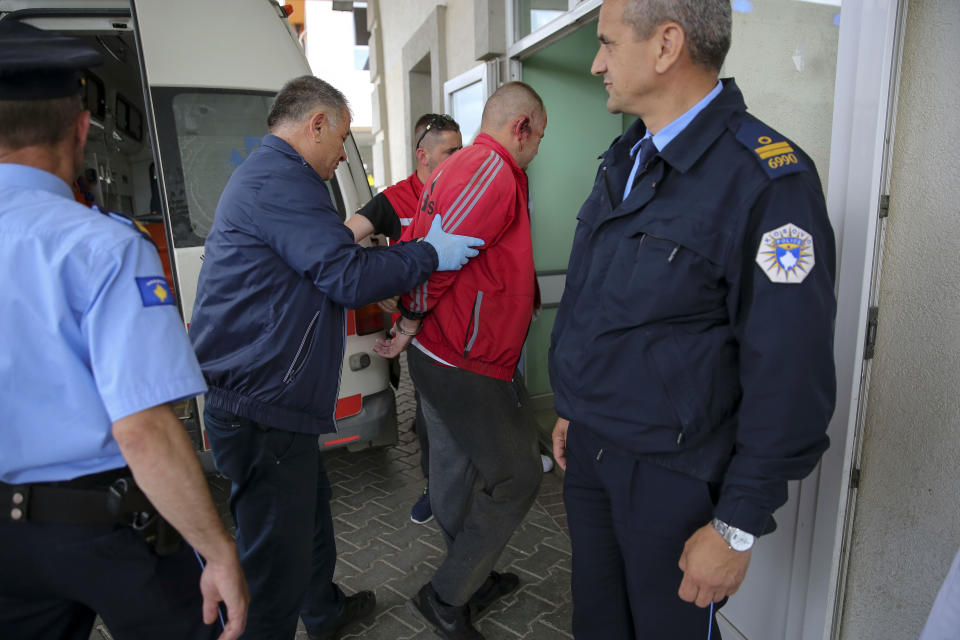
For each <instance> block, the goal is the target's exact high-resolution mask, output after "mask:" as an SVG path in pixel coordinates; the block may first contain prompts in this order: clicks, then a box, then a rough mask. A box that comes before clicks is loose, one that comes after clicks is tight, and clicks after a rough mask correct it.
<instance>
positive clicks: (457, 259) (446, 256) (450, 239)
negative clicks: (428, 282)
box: [423, 216, 483, 271]
mask: <svg viewBox="0 0 960 640" xmlns="http://www.w3.org/2000/svg"><path fill="white" fill-rule="evenodd" d="M423 241H424V242H429V243H430V246H432V247H433V248H434V249H435V250H436V252H437V257H438V258H440V264H439V266H437V271H459V270H460V267H462V266H463V265H465V264H467V260H469V259H470V258H472V257H474V256H476V255H477V254H478V253H480V252H479V251H477V250H476V249H473V248H471V247H479V246H482V245H483V240H481V239H480V238H471V237H470V236H458V235H454V234H452V233H447V232H446V231H444V230H443V228H441V226H440V216H434V218H433V224H431V225H430V231H428V232H427V235H426V237H425V238H424V239H423Z"/></svg>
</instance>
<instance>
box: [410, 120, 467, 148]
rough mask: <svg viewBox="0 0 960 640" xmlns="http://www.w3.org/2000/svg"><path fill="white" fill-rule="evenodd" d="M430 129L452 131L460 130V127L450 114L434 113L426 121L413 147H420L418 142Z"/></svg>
mask: <svg viewBox="0 0 960 640" xmlns="http://www.w3.org/2000/svg"><path fill="white" fill-rule="evenodd" d="M432 129H439V130H441V131H453V130H457V131H459V130H460V127H459V126H458V125H457V121H456V120H454V119H453V117H452V116H448V115H447V114H445V113H441V114H434V115H433V116H432V117H431V118H430V121H429V122H427V126H426V128H425V129H424V130H423V133H421V134H420V137H419V138H417V146H415V147H414V149H419V148H420V143H421V142H423V137H424V136H425V135H427V133H429V132H430V131H431V130H432Z"/></svg>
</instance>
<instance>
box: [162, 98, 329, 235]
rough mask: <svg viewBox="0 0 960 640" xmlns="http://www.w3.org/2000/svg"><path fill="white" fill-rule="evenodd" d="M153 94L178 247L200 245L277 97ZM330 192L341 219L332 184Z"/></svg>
mask: <svg viewBox="0 0 960 640" xmlns="http://www.w3.org/2000/svg"><path fill="white" fill-rule="evenodd" d="M152 91H153V98H154V104H155V109H156V116H157V137H158V141H159V146H160V153H161V158H162V163H163V174H164V178H165V187H166V190H167V202H168V205H169V208H170V218H171V223H172V226H173V238H174V244H175V246H176V247H178V248H184V247H192V246H199V245H202V244H203V240H204V238H206V237H207V234H208V233H210V227H211V226H212V225H213V215H214V213H215V212H216V209H217V202H218V201H219V200H220V194H221V193H222V192H223V188H224V187H225V186H226V185H227V180H228V179H229V178H230V174H232V173H233V171H234V169H236V168H237V167H238V166H240V164H241V163H242V162H243V161H244V160H245V159H246V157H247V156H248V155H250V152H252V151H253V150H254V149H256V148H257V147H259V146H260V143H261V140H262V139H263V136H264V135H266V133H267V115H268V114H269V112H270V106H271V105H272V103H273V95H274V94H272V93H266V92H264V93H261V92H252V91H227V90H222V89H213V90H205V89H196V88H182V89H181V88H170V87H154V88H153V89H152ZM328 187H330V190H331V195H332V196H333V199H334V202H335V203H336V205H337V209H338V210H339V211H338V212H339V214H340V217H341V218H343V217H344V216H345V212H344V211H343V203H342V198H341V197H340V196H339V193H338V189H337V188H336V185H335V183H334V181H330V182H329V183H328Z"/></svg>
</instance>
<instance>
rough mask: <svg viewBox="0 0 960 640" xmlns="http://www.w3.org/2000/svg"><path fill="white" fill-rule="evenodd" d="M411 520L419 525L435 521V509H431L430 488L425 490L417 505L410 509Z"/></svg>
mask: <svg viewBox="0 0 960 640" xmlns="http://www.w3.org/2000/svg"><path fill="white" fill-rule="evenodd" d="M410 519H411V520H412V521H413V522H416V523H417V524H426V523H428V522H430V521H431V520H433V509H431V508H430V487H429V485H428V486H426V487H424V488H423V494H421V496H420V498H419V499H418V500H417V503H416V504H415V505H413V508H412V509H410Z"/></svg>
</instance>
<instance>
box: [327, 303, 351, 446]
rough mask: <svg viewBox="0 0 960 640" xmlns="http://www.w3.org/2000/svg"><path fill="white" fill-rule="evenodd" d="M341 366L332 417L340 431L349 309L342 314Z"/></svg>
mask: <svg viewBox="0 0 960 640" xmlns="http://www.w3.org/2000/svg"><path fill="white" fill-rule="evenodd" d="M340 318H341V321H340V336H341V338H340V367H339V368H338V369H337V388H336V389H335V390H334V392H333V413H332V414H331V416H330V419H331V420H333V430H334V431H336V432H337V433H340V427H339V426H338V425H337V403H338V402H340V385H341V384H343V357H344V356H345V355H346V354H347V310H346V309H344V310H343V313H342V314H341V315H340Z"/></svg>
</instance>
